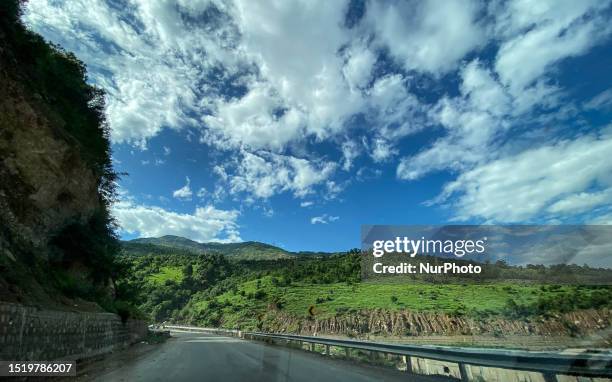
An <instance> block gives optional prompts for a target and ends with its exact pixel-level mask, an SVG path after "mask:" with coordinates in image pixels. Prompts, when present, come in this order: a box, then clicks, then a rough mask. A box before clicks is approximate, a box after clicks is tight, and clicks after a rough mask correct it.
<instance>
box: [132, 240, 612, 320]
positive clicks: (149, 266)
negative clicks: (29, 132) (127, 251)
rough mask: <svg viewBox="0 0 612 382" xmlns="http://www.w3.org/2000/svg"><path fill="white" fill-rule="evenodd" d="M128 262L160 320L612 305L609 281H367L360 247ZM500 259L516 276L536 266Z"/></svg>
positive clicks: (481, 312)
mask: <svg viewBox="0 0 612 382" xmlns="http://www.w3.org/2000/svg"><path fill="white" fill-rule="evenodd" d="M121 263H122V264H123V266H124V267H125V268H126V269H127V270H128V271H127V272H126V274H127V277H126V278H125V279H124V280H123V284H122V288H125V289H126V290H130V291H132V292H133V294H134V297H135V298H136V299H137V300H140V301H142V304H141V305H140V308H141V309H142V310H143V311H145V312H147V313H148V314H149V315H150V318H151V320H153V321H156V322H161V321H166V320H173V321H176V322H183V323H191V324H198V325H205V326H224V327H239V328H248V329H256V328H258V327H261V325H262V321H263V320H266V319H267V317H268V315H269V314H270V313H273V314H275V313H283V314H288V315H291V316H293V317H302V318H309V317H313V316H317V317H319V318H325V317H330V316H337V315H343V314H350V313H352V312H358V311H360V310H364V309H377V308H384V309H388V310H403V309H407V310H412V311H435V312H445V313H448V314H452V315H469V316H473V317H486V316H495V315H498V316H504V317H509V318H517V317H526V316H534V315H548V314H554V313H563V312H568V311H573V310H578V309H586V308H601V307H612V288H610V287H608V286H571V285H543V284H540V283H534V282H523V283H517V282H510V281H499V280H498V281H497V282H487V283H484V284H478V283H449V284H434V283H430V282H427V281H424V280H408V279H405V278H392V279H385V280H373V281H368V282H362V281H360V255H359V251H356V250H355V251H351V252H349V253H347V254H344V255H333V256H329V257H325V258H308V257H306V258H297V259H291V260H276V261H258V262H255V261H250V262H249V261H246V262H245V261H241V262H232V261H230V260H228V259H227V258H226V257H223V256H218V255H216V256H210V255H193V254H192V255H186V254H182V255H154V256H147V257H142V256H139V257H135V256H122V257H121ZM493 266H495V265H493ZM498 266H499V267H500V272H502V271H503V269H506V271H507V272H509V273H510V274H512V275H513V276H516V274H517V273H520V272H523V273H527V274H528V273H530V272H531V270H532V267H531V266H530V267H522V268H519V267H509V266H507V265H505V264H499V265H498ZM570 267H573V266H570ZM578 268H580V269H583V267H578ZM508 269H511V271H508ZM574 271H576V269H574Z"/></svg>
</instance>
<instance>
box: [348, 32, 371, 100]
mask: <svg viewBox="0 0 612 382" xmlns="http://www.w3.org/2000/svg"><path fill="white" fill-rule="evenodd" d="M347 56H348V57H347V61H346V65H344V67H343V68H342V72H343V73H344V77H345V78H346V81H347V82H348V84H349V87H350V88H351V89H355V90H356V89H363V88H365V87H366V86H367V85H368V83H369V82H370V79H371V78H372V69H373V68H374V64H375V63H376V55H375V54H374V53H373V52H372V51H371V50H370V49H369V48H368V47H367V46H365V44H364V43H358V44H356V45H354V46H352V47H351V49H350V50H349V51H348V53H347Z"/></svg>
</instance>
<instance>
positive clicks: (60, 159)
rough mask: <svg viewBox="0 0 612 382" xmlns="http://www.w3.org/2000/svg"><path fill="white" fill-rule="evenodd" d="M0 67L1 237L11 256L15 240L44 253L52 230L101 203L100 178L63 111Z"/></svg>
mask: <svg viewBox="0 0 612 382" xmlns="http://www.w3.org/2000/svg"><path fill="white" fill-rule="evenodd" d="M0 67H1V68H2V69H3V70H1V71H0V116H2V117H1V119H0V157H1V158H2V160H1V161H0V224H1V225H2V227H3V232H2V237H0V240H2V241H3V243H2V244H3V245H2V247H3V248H4V254H5V255H7V256H9V257H15V256H19V253H11V251H10V249H11V247H13V246H14V245H15V244H17V243H16V242H19V243H20V244H21V246H23V247H25V248H29V249H30V250H32V251H34V252H35V253H36V254H39V255H44V254H45V253H46V248H47V246H48V244H49V240H50V238H52V237H53V235H54V234H56V233H58V232H59V231H61V229H62V228H63V227H65V226H66V225H67V224H69V223H72V222H81V223H84V222H86V221H87V220H88V219H89V218H90V217H91V216H92V215H93V213H94V211H96V209H98V208H100V200H99V196H98V194H97V188H98V180H97V179H96V177H95V176H94V174H93V172H92V170H91V169H90V168H89V166H88V165H87V163H86V162H85V161H84V160H83V159H82V158H81V156H80V153H79V150H78V149H77V145H76V144H75V142H74V141H71V139H70V137H69V136H67V135H66V134H65V133H63V132H62V127H63V125H64V124H65V122H64V121H63V120H62V119H61V116H59V115H57V114H55V113H54V112H53V110H52V109H51V108H50V107H49V106H48V105H47V104H46V103H45V101H44V99H42V97H41V96H40V95H39V94H29V92H28V90H26V89H24V86H23V85H22V83H20V81H19V78H15V75H12V73H10V70H7V63H6V62H1V63H0Z"/></svg>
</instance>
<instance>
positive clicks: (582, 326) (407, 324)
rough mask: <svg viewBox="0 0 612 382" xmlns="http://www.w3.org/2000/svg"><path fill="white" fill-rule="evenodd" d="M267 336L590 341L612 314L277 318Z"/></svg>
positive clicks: (368, 313)
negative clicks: (513, 317)
mask: <svg viewBox="0 0 612 382" xmlns="http://www.w3.org/2000/svg"><path fill="white" fill-rule="evenodd" d="M264 323H265V324H264V327H263V328H262V329H263V330H264V331H269V332H293V333H296V334H303V335H340V336H351V337H359V336H362V335H366V334H368V335H380V336H396V337H406V336H408V337H410V336H430V335H443V336H465V335H469V336H478V335H492V336H512V335H514V336H531V335H535V336H586V335H589V334H592V333H595V332H597V331H600V330H604V329H607V328H609V327H610V324H611V323H612V312H611V311H610V310H609V309H603V310H582V311H576V312H571V313H565V314H560V315H556V316H553V317H547V318H544V317H540V318H532V319H524V320H511V319H506V318H501V317H490V318H486V319H475V318H469V317H459V316H451V315H448V314H444V313H435V312H431V313H426V312H418V313H417V312H411V311H388V310H384V309H376V310H363V311H360V312H356V313H353V314H343V315H338V316H336V317H330V318H324V319H316V318H313V319H305V318H298V317H294V316H290V315H284V314H280V313H279V312H275V313H273V314H270V315H269V316H268V317H266V319H265V320H264Z"/></svg>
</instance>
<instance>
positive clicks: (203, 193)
mask: <svg viewBox="0 0 612 382" xmlns="http://www.w3.org/2000/svg"><path fill="white" fill-rule="evenodd" d="M209 194H210V193H209V192H208V190H207V189H206V188H204V187H202V188H200V189H199V190H198V192H197V193H196V195H197V197H198V198H205V197H206V196H208V195H209Z"/></svg>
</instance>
